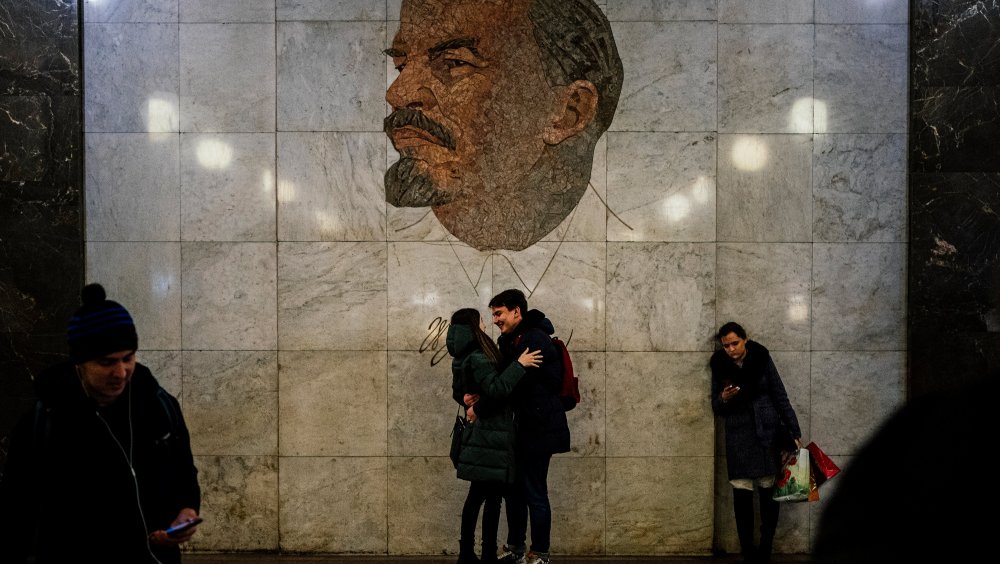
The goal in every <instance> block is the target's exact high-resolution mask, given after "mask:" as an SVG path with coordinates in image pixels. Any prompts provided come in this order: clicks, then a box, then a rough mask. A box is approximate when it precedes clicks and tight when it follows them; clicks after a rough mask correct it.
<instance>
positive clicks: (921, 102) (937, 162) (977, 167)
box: [910, 85, 1000, 172]
mask: <svg viewBox="0 0 1000 564" xmlns="http://www.w3.org/2000/svg"><path fill="white" fill-rule="evenodd" d="M998 99H1000V87H998V86H996V85H990V86H978V85H972V86H958V87H955V86H950V85H949V86H941V87H939V86H921V87H919V88H915V91H914V96H913V114H914V118H913V123H912V131H913V134H912V135H911V137H910V139H911V147H910V162H911V163H912V170H913V171H920V172H936V171H940V172H971V171H982V172H987V171H988V172H1000V159H997V154H1000V138H998V136H997V131H998V130H1000V103H998Z"/></svg>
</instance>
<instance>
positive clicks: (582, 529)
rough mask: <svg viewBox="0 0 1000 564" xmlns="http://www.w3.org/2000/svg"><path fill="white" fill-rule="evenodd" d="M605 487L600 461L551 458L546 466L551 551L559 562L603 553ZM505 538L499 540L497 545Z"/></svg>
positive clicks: (603, 470)
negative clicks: (549, 505) (568, 557)
mask: <svg viewBox="0 0 1000 564" xmlns="http://www.w3.org/2000/svg"><path fill="white" fill-rule="evenodd" d="M606 484H607V471H606V470H605V464H604V460H603V459H601V458H568V457H556V458H554V459H552V463H551V465H550V466H549V503H550V504H551V506H552V538H551V541H552V547H551V548H552V551H553V552H555V553H556V554H557V555H559V556H558V558H559V559H560V560H562V559H563V556H562V555H564V554H604V553H605V551H606V549H607V545H606V533H605V526H604V518H605V501H604V500H605V499H606V494H607V491H606V490H607V485H606ZM501 521H504V520H503V519H501ZM505 538H506V537H504V536H501V537H500V543H501V544H503V541H504V539H505ZM529 538H530V537H529Z"/></svg>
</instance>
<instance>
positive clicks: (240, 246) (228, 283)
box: [181, 243, 278, 350]
mask: <svg viewBox="0 0 1000 564" xmlns="http://www.w3.org/2000/svg"><path fill="white" fill-rule="evenodd" d="M181 253H182V260H181V273H182V276H183V278H184V288H183V292H182V295H183V298H182V306H181V307H182V312H183V317H182V327H183V331H184V333H183V346H184V349H185V350H191V349H194V350H273V349H274V348H275V347H276V346H277V344H278V343H277V341H278V337H277V328H276V327H275V325H276V324H275V321H274V320H275V318H276V316H277V304H276V297H275V296H276V294H277V281H276V278H277V274H276V273H277V257H276V249H275V245H274V244H266V243H184V244H183V246H182V247H181Z"/></svg>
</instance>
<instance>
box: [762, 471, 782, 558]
mask: <svg viewBox="0 0 1000 564" xmlns="http://www.w3.org/2000/svg"><path fill="white" fill-rule="evenodd" d="M757 493H758V494H759V495H760V550H759V551H757V560H758V561H759V562H760V563H761V564H768V563H769V562H771V549H772V548H773V547H774V532H775V531H777V530H778V514H779V512H780V511H781V504H780V503H778V502H777V501H774V497H773V496H774V488H757Z"/></svg>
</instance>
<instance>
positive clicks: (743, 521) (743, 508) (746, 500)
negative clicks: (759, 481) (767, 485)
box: [733, 488, 757, 564]
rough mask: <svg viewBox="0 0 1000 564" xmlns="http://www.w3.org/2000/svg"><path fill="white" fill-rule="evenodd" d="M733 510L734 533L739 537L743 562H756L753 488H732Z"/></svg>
mask: <svg viewBox="0 0 1000 564" xmlns="http://www.w3.org/2000/svg"><path fill="white" fill-rule="evenodd" d="M733 512H734V513H735V514H736V534H737V535H739V537H740V553H741V554H742V555H743V562H746V563H747V564H749V563H751V562H756V561H757V560H756V559H757V550H756V549H755V548H754V542H753V535H754V510H753V490H744V489H740V488H733Z"/></svg>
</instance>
